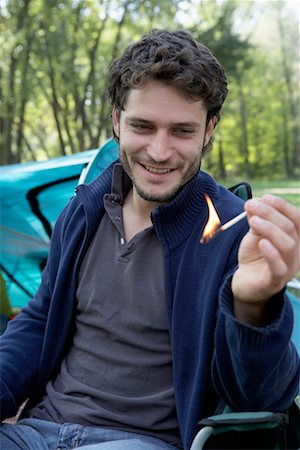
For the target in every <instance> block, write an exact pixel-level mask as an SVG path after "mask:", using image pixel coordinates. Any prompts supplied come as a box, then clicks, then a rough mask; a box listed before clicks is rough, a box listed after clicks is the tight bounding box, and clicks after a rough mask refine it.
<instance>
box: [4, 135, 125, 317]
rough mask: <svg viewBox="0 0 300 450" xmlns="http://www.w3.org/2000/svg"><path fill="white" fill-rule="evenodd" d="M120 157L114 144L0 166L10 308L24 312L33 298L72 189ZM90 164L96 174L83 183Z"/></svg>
mask: <svg viewBox="0 0 300 450" xmlns="http://www.w3.org/2000/svg"><path fill="white" fill-rule="evenodd" d="M117 154H118V146H117V144H116V142H115V141H113V140H112V139H110V140H109V141H107V142H106V143H105V144H104V145H103V146H102V147H101V148H100V149H92V150H88V151H84V152H80V153H77V154H72V155H70V156H63V157H59V158H52V159H49V160H47V161H43V162H31V163H23V164H14V165H7V166H2V167H0V205H1V207H0V233H1V234H0V269H1V272H2V274H3V276H4V279H5V284H6V292H7V295H8V297H9V300H10V304H11V306H12V307H14V308H20V307H22V306H24V305H26V304H27V302H28V301H29V299H30V298H32V297H33V296H34V294H35V292H36V290H37V288H38V286H39V284H40V280H41V271H42V269H43V267H44V264H45V262H46V259H47V255H48V250H49V243H50V238H51V232H52V229H53V225H54V223H55V221H56V219H57V217H58V215H59V213H60V211H61V210H62V208H63V207H64V206H65V205H66V203H67V202H68V200H69V199H70V198H71V197H72V196H73V194H74V188H75V187H76V186H77V185H78V184H79V182H90V181H92V179H93V178H95V177H96V176H97V175H98V173H100V172H101V170H103V169H104V167H105V166H106V165H108V164H109V163H110V162H111V161H112V160H113V159H115V158H116V157H117ZM89 163H93V164H92V165H91V166H90V168H91V170H92V174H90V173H89V172H88V173H87V174H88V177H83V178H82V180H81V181H79V178H80V175H81V174H84V169H86V168H87V167H88V164H89ZM85 178H86V180H85ZM0 312H1V310H0Z"/></svg>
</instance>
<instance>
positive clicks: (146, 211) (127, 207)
mask: <svg viewBox="0 0 300 450" xmlns="http://www.w3.org/2000/svg"><path fill="white" fill-rule="evenodd" d="M156 206H158V204H157V203H156V202H149V201H147V200H143V199H141V197H140V196H139V195H138V194H137V192H136V190H135V188H134V187H133V188H132V189H131V190H130V191H129V193H128V195H127V196H126V198H125V201H124V205H123V222H124V230H125V238H126V240H127V241H129V240H130V239H132V238H133V236H135V235H136V234H137V233H138V232H140V231H142V230H144V229H145V228H149V227H151V226H152V221H151V211H152V210H153V209H154V208H155V207H156Z"/></svg>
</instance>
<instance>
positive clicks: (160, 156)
mask: <svg viewBox="0 0 300 450" xmlns="http://www.w3.org/2000/svg"><path fill="white" fill-rule="evenodd" d="M171 154H172V149H171V142H170V137H169V135H168V132H167V131H166V130H159V131H156V133H155V134H154V135H153V136H152V139H151V142H150V143H149V145H148V155H149V156H150V158H151V159H153V160H154V161H157V162H163V161H166V160H168V159H169V158H170V156H171Z"/></svg>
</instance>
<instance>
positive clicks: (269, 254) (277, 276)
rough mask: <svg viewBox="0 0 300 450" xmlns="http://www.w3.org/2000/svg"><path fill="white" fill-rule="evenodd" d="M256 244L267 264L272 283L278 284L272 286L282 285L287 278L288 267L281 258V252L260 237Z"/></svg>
mask: <svg viewBox="0 0 300 450" xmlns="http://www.w3.org/2000/svg"><path fill="white" fill-rule="evenodd" d="M258 245H259V250H260V252H261V256H262V257H263V258H264V260H265V261H266V262H267V264H268V266H269V270H270V274H271V276H272V278H273V283H274V284H275V285H278V286H274V288H275V287H280V288H281V287H283V285H284V284H285V283H286V281H287V278H289V267H288V265H287V264H286V262H285V261H284V259H283V258H282V255H281V253H280V252H279V251H278V249H277V248H276V247H275V246H274V245H273V244H272V243H271V242H270V241H269V240H268V239H261V240H260V241H259V244H258Z"/></svg>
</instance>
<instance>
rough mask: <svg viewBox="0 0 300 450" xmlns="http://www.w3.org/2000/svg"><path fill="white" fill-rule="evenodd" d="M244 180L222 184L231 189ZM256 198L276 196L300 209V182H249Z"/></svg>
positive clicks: (225, 181)
mask: <svg viewBox="0 0 300 450" xmlns="http://www.w3.org/2000/svg"><path fill="white" fill-rule="evenodd" d="M242 180H243V179H242V178H241V179H239V180H237V179H228V180H221V181H220V184H222V185H223V186H226V187H229V186H233V185H234V184H236V183H238V182H240V181H242ZM249 183H250V185H251V187H252V192H253V196H254V197H260V196H262V195H263V194H267V193H270V194H274V195H278V196H279V197H282V198H284V199H285V200H287V201H288V202H290V203H291V204H292V205H294V206H295V207H296V208H298V209H300V181H298V180H269V181H268V180H251V181H249Z"/></svg>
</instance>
